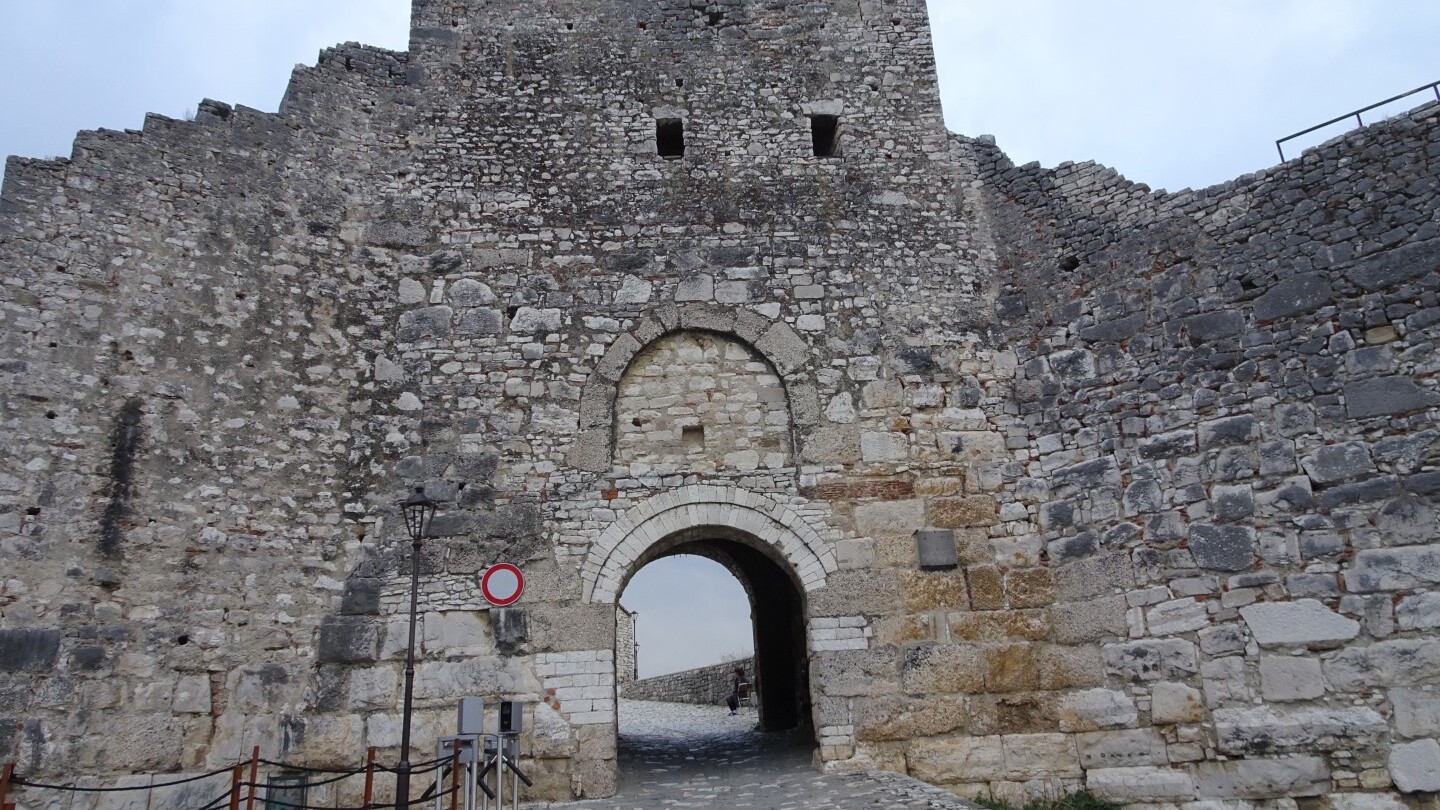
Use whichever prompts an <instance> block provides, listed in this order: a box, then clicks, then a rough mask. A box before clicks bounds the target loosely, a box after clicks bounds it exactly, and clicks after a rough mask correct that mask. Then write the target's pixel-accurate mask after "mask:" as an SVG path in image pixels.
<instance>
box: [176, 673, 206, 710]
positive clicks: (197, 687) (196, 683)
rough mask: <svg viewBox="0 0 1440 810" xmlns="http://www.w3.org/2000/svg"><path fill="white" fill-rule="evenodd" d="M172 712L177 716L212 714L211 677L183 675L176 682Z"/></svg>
mask: <svg viewBox="0 0 1440 810" xmlns="http://www.w3.org/2000/svg"><path fill="white" fill-rule="evenodd" d="M170 711H172V712H174V713H176V714H203V715H207V716H208V715H209V714H210V676H208V675H182V676H180V678H179V679H178V680H177V681H176V682H175V693H174V695H173V696H172V697H171V700H170Z"/></svg>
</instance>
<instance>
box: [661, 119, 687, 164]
mask: <svg viewBox="0 0 1440 810" xmlns="http://www.w3.org/2000/svg"><path fill="white" fill-rule="evenodd" d="M655 151H656V152H658V153H659V154H660V157H664V158H678V157H685V122H683V121H681V120H680V119H679V118H657V119H656V120H655Z"/></svg>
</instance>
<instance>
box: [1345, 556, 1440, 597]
mask: <svg viewBox="0 0 1440 810" xmlns="http://www.w3.org/2000/svg"><path fill="white" fill-rule="evenodd" d="M1344 576H1345V587H1346V589H1347V590H1349V591H1352V592H1355V593H1374V592H1376V591H1398V590H1408V589H1412V588H1420V587H1423V586H1425V585H1432V584H1435V583H1437V582H1440V545H1437V544H1431V545H1424V546H1404V547H1402V548H1367V549H1362V550H1360V551H1357V552H1356V553H1355V559H1354V562H1353V563H1352V565H1351V566H1350V569H1349V570H1348V571H1346V572H1345V573H1344Z"/></svg>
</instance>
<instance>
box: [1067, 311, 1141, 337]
mask: <svg viewBox="0 0 1440 810" xmlns="http://www.w3.org/2000/svg"><path fill="white" fill-rule="evenodd" d="M1147 319H1148V318H1147V315H1146V313H1144V312H1136V313H1133V314H1130V315H1126V316H1125V317H1123V318H1109V319H1105V320H1102V321H1100V322H1099V323H1096V324H1094V325H1093V326H1085V327H1081V329H1080V339H1081V340H1085V341H1088V342H1090V343H1113V342H1117V341H1121V340H1124V339H1126V338H1128V337H1133V336H1134V335H1135V334H1136V333H1137V332H1139V331H1140V329H1141V328H1142V327H1143V326H1145V323H1146V321H1147Z"/></svg>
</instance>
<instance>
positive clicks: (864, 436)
mask: <svg viewBox="0 0 1440 810" xmlns="http://www.w3.org/2000/svg"><path fill="white" fill-rule="evenodd" d="M909 453H910V444H909V437H908V436H906V435H905V434H904V433H893V432H874V431H872V432H865V433H861V434H860V459H861V460H862V461H868V462H871V463H883V462H887V461H903V460H904V459H905V458H906V457H907V456H908V455H909Z"/></svg>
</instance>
